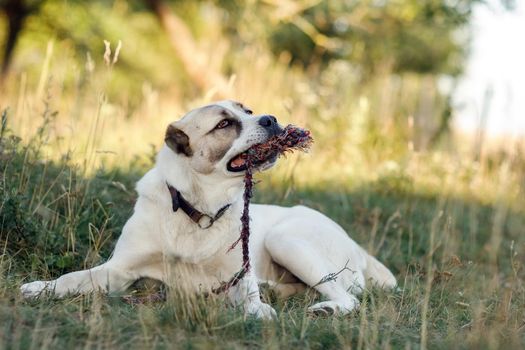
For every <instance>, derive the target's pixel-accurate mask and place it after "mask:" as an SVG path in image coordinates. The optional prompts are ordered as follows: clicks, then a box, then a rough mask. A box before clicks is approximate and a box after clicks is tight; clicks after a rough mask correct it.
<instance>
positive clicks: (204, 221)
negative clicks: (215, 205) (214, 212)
mask: <svg viewBox="0 0 525 350" xmlns="http://www.w3.org/2000/svg"><path fill="white" fill-rule="evenodd" d="M214 222H215V220H213V218H212V217H211V216H209V215H208V214H202V216H201V217H200V218H199V220H198V221H197V225H198V226H199V227H200V228H201V229H203V230H205V229H207V228H210V227H211V226H212V225H213V223H214Z"/></svg>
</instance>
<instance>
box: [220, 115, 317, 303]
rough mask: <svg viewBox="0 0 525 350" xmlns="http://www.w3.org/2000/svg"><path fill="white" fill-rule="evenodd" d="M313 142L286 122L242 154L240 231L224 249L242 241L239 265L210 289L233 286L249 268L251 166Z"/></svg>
mask: <svg viewBox="0 0 525 350" xmlns="http://www.w3.org/2000/svg"><path fill="white" fill-rule="evenodd" d="M312 142H313V139H312V137H311V136H310V132H309V131H308V130H304V129H301V128H298V127H296V126H293V125H288V126H287V127H286V128H284V130H283V132H282V133H281V134H279V135H277V136H274V137H272V138H270V139H269V140H268V141H267V142H265V143H262V144H258V145H255V146H253V147H251V148H250V149H249V150H248V152H246V156H245V162H246V163H245V164H246V172H245V174H244V194H243V200H244V206H243V211H242V216H241V224H242V228H241V234H240V236H239V238H238V239H237V240H236V241H235V242H233V244H232V245H231V246H230V248H229V249H228V252H229V251H231V250H233V249H234V248H235V247H236V246H237V244H238V243H239V242H242V268H241V270H240V271H239V272H237V273H236V274H235V275H234V276H233V277H232V278H231V279H230V280H229V281H228V282H224V283H222V284H221V285H220V286H219V287H218V288H215V289H213V290H212V291H213V293H216V294H219V293H222V292H225V291H227V290H228V289H229V288H230V287H233V286H235V285H236V284H237V283H239V281H240V280H241V279H242V278H243V277H244V275H246V273H247V272H248V271H250V267H251V266H250V251H249V247H248V244H249V241H250V200H251V199H252V196H253V185H254V182H253V170H254V168H255V165H256V164H260V163H263V162H265V161H266V160H268V159H271V158H272V157H279V156H281V155H283V154H285V153H286V152H292V151H294V150H301V151H307V150H308V148H309V147H310V146H311V144H312Z"/></svg>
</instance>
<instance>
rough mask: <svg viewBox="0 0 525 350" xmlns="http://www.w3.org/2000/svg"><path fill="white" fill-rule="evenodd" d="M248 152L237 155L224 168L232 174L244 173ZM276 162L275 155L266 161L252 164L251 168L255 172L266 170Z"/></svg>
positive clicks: (246, 166) (246, 167)
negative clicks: (255, 170)
mask: <svg viewBox="0 0 525 350" xmlns="http://www.w3.org/2000/svg"><path fill="white" fill-rule="evenodd" d="M248 151H249V149H248V150H246V151H244V152H242V153H239V154H238V155H236V156H235V157H233V158H232V159H230V161H229V162H228V165H227V166H226V167H227V168H228V171H231V172H233V173H238V172H241V171H245V170H246V169H248ZM276 161H277V155H274V156H271V157H269V158H267V159H264V160H260V161H255V162H253V163H252V167H253V168H255V169H257V170H266V169H268V168H269V167H270V166H271V165H273V164H274V163H275V162H276Z"/></svg>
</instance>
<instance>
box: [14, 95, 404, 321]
mask: <svg viewBox="0 0 525 350" xmlns="http://www.w3.org/2000/svg"><path fill="white" fill-rule="evenodd" d="M282 130H283V129H282V127H281V126H280V125H279V123H278V122H277V120H276V118H275V117H273V116H271V115H257V116H256V115H254V114H253V113H252V111H251V110H249V109H248V108H246V107H245V106H243V105H242V104H241V103H238V102H234V101H229V100H228V101H220V102H218V103H214V104H210V105H207V106H204V107H201V108H198V109H194V110H192V111H190V112H188V113H187V114H186V115H185V116H184V117H183V118H182V119H180V120H179V121H176V122H173V123H171V124H170V125H169V126H168V128H167V130H166V134H165V143H164V145H163V146H162V148H161V150H160V151H159V153H158V155H157V158H156V163H155V166H154V167H153V168H152V169H151V170H149V171H148V172H147V173H146V174H145V175H144V177H142V178H141V179H140V180H139V181H138V183H137V186H136V190H137V193H138V199H137V201H136V204H135V207H134V212H133V215H132V216H131V217H130V218H129V220H128V221H127V222H126V224H125V225H124V227H123V229H122V234H121V235H120V237H119V239H118V241H117V243H116V246H115V249H114V252H113V254H112V256H111V258H110V259H109V260H108V261H107V262H106V263H104V264H101V265H99V266H96V267H94V268H91V269H87V270H82V271H76V272H71V273H68V274H65V275H63V276H61V277H59V278H58V279H56V280H52V281H35V282H31V283H27V284H23V285H22V286H21V287H20V288H21V293H22V295H23V296H24V297H26V298H34V297H37V296H39V295H41V294H42V293H45V294H50V295H52V296H56V297H64V296H66V295H70V294H79V293H89V292H93V291H103V292H107V293H110V292H122V291H124V290H125V289H126V288H128V287H129V286H130V285H131V284H132V283H133V282H134V281H136V280H138V279H140V278H144V277H146V278H152V279H156V280H160V281H162V282H164V283H165V284H166V285H168V286H174V287H177V288H181V289H182V290H185V291H189V292H192V293H195V292H196V293H202V292H210V291H213V290H216V289H217V288H218V287H219V286H221V282H224V281H228V280H230V279H231V278H232V276H234V275H235V274H236V273H237V272H238V271H239V270H240V268H241V264H242V258H241V254H242V253H241V248H240V247H236V248H234V249H232V250H231V251H229V250H228V248H229V247H231V245H232V243H233V242H235V241H236V240H237V239H238V237H239V233H240V217H241V212H242V208H243V198H242V193H243V189H244V184H243V178H244V174H245V171H246V164H245V160H244V157H243V152H246V151H247V150H248V149H249V148H250V147H251V146H253V145H255V144H259V143H264V142H265V141H267V140H268V139H269V138H270V137H272V136H274V135H277V134H279V133H280V132H282ZM275 162H276V159H275V158H272V159H267V160H265V161H264V162H261V163H259V164H255V170H258V171H264V170H267V169H269V168H271V167H272V166H273V165H274V164H275ZM250 214H251V215H250V218H251V221H250V223H251V235H250V241H249V251H250V259H251V266H252V267H251V269H250V270H249V271H248V272H247V273H246V274H245V275H244V276H243V277H242V279H240V280H239V282H238V283H237V284H235V285H232V286H230V287H229V288H226V289H225V290H224V293H225V294H226V300H227V301H228V302H229V303H231V304H232V305H233V306H236V307H241V308H242V309H243V310H244V312H245V314H246V315H253V316H255V317H257V318H263V319H269V318H272V317H275V316H276V313H275V310H274V309H273V308H272V307H271V306H270V305H268V304H266V303H263V302H262V301H261V298H260V292H259V284H260V283H266V284H268V285H269V286H270V287H271V288H273V289H274V290H275V291H276V292H277V294H278V295H280V296H282V297H286V296H289V295H292V294H295V293H298V292H300V291H302V290H304V289H305V288H307V287H310V288H314V289H315V290H317V291H318V292H319V293H320V294H321V295H322V296H323V297H324V299H326V300H325V301H321V302H318V303H316V304H314V305H312V306H310V307H309V308H308V311H310V312H314V313H337V314H348V313H350V312H352V311H353V310H355V309H357V308H358V307H359V301H358V299H357V298H356V296H357V295H359V294H360V293H361V292H362V291H363V289H364V288H365V287H366V285H367V284H370V283H371V284H375V285H377V286H379V287H383V288H394V287H395V286H396V279H395V277H394V275H393V274H392V273H391V272H390V271H389V270H388V268H386V267H385V266H384V265H383V264H382V263H380V262H379V261H378V260H376V259H375V258H374V257H373V256H371V255H369V254H368V253H367V252H366V251H365V250H364V249H363V248H361V247H360V246H359V245H358V244H357V243H356V242H354V241H353V240H352V239H351V238H350V237H349V236H348V234H347V233H346V232H345V231H344V230H343V229H342V228H341V227H340V226H339V225H338V224H337V223H335V222H334V221H332V220H331V219H329V218H328V217H326V216H325V215H323V214H321V213H320V212H318V211H315V210H313V209H310V208H307V207H304V206H295V207H291V208H285V207H281V206H276V205H258V204H251V205H250ZM337 271H339V273H338V275H337V278H327V276H333V274H334V273H336V272H337ZM222 285H224V284H222Z"/></svg>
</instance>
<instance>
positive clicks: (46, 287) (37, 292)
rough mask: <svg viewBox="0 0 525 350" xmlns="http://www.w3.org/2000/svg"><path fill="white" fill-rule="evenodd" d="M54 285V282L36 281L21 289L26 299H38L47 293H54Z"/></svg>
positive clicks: (26, 284) (24, 285)
mask: <svg viewBox="0 0 525 350" xmlns="http://www.w3.org/2000/svg"><path fill="white" fill-rule="evenodd" d="M53 288H54V283H53V282H52V281H35V282H30V283H25V284H23V285H22V286H21V287H20V292H21V293H22V296H23V297H24V298H26V299H34V298H38V297H39V296H41V295H44V294H46V293H51V292H53Z"/></svg>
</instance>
